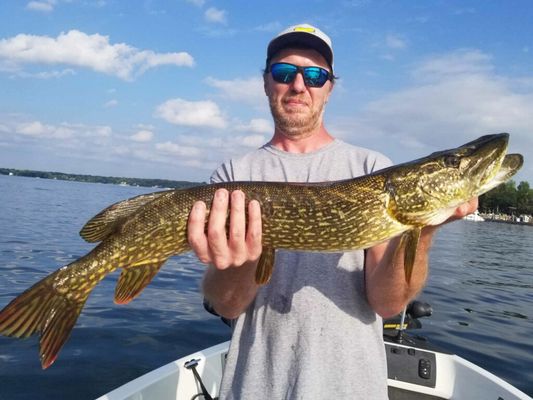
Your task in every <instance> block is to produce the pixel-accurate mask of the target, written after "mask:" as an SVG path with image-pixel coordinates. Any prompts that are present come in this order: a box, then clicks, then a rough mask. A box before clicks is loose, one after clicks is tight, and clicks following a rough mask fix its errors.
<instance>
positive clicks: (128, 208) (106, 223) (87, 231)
mask: <svg viewBox="0 0 533 400" xmlns="http://www.w3.org/2000/svg"><path fill="white" fill-rule="evenodd" d="M169 192H173V191H172V190H171V191H169V190H167V191H163V192H155V193H148V194H143V195H140V196H136V197H133V198H131V199H127V200H123V201H120V202H118V203H115V204H112V205H110V206H109V207H107V208H106V209H104V210H102V211H100V212H99V213H98V214H96V215H95V216H94V217H92V218H91V219H90V220H89V221H88V222H87V223H86V224H85V225H84V226H83V228H81V231H80V236H81V237H82V238H83V239H84V240H85V241H87V242H90V243H94V242H100V241H101V240H104V239H105V238H106V237H108V236H109V235H110V234H112V233H113V232H115V231H116V230H117V228H118V227H119V226H120V225H122V223H123V222H124V221H125V220H126V219H127V218H128V217H129V216H130V215H132V214H133V213H135V212H136V211H137V210H138V209H139V208H141V207H142V206H144V205H145V204H148V203H150V202H151V201H153V200H155V199H158V198H160V197H161V196H163V195H165V194H167V193H169Z"/></svg>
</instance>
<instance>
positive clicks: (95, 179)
mask: <svg viewBox="0 0 533 400" xmlns="http://www.w3.org/2000/svg"><path fill="white" fill-rule="evenodd" d="M0 175H13V176H25V177H31V178H42V179H59V180H63V181H76V182H92V183H111V184H115V185H129V186H144V187H153V188H169V189H180V188H185V187H190V186H196V185H198V184H200V182H189V181H173V180H169V179H142V178H126V177H114V176H98V175H81V174H67V173H63V172H48V171H32V170H22V169H14V168H0Z"/></svg>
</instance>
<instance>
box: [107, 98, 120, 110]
mask: <svg viewBox="0 0 533 400" xmlns="http://www.w3.org/2000/svg"><path fill="white" fill-rule="evenodd" d="M116 106H118V100H115V99H112V100H109V101H106V102H105V104H104V107H105V108H112V107H116Z"/></svg>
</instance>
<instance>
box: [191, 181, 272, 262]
mask: <svg viewBox="0 0 533 400" xmlns="http://www.w3.org/2000/svg"><path fill="white" fill-rule="evenodd" d="M245 207H246V205H245V197H244V193H243V192H242V191H240V190H235V191H234V192H232V193H231V201H230V194H229V193H228V191H227V190H226V189H219V190H217V191H216V193H215V196H214V198H213V204H212V206H211V210H210V213H209V221H208V225H207V230H206V229H205V223H206V222H205V220H206V213H207V210H206V205H205V203H204V202H202V201H199V202H196V203H195V204H194V206H193V208H192V211H191V213H190V215H189V223H188V227H187V228H188V229H187V235H188V240H189V245H190V246H191V248H192V249H193V250H194V252H195V253H196V255H197V256H198V258H199V259H200V261H202V262H204V263H210V264H213V265H214V266H215V267H216V268H217V269H220V270H224V269H227V268H230V267H239V266H242V265H243V264H245V263H247V262H256V261H257V260H258V259H259V256H260V255H261V250H262V247H261V233H262V232H261V209H260V206H259V202H257V201H256V200H252V201H250V202H249V204H248V226H246V213H245ZM228 211H229V232H226V225H227V219H228ZM206 231H207V234H206Z"/></svg>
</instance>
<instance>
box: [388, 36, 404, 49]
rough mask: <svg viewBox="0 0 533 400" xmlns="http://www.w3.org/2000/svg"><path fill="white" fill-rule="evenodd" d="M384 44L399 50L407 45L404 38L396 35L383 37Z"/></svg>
mask: <svg viewBox="0 0 533 400" xmlns="http://www.w3.org/2000/svg"><path fill="white" fill-rule="evenodd" d="M385 44H386V45H387V47H389V48H391V49H396V50H401V49H405V48H406V47H407V42H406V40H405V39H403V38H402V37H400V36H398V35H387V37H386V38H385Z"/></svg>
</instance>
